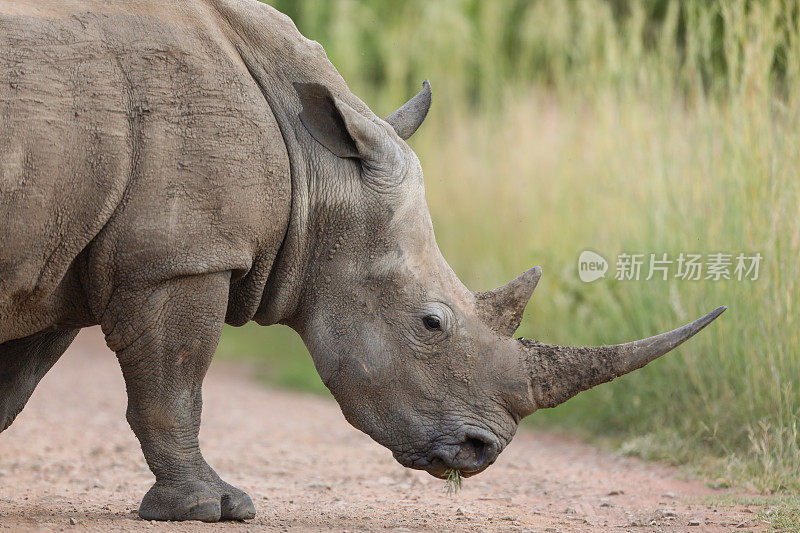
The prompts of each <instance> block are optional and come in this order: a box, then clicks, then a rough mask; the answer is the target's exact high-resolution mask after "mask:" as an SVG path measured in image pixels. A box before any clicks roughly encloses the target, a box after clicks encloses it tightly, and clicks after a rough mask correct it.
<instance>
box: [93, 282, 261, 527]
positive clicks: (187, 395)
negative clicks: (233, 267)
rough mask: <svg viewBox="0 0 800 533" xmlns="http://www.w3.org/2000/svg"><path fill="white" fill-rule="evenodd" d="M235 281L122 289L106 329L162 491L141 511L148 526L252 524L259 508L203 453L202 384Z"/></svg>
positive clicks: (134, 424) (151, 494)
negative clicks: (195, 522) (173, 522)
mask: <svg viewBox="0 0 800 533" xmlns="http://www.w3.org/2000/svg"><path fill="white" fill-rule="evenodd" d="M229 280H230V274H229V273H215V274H207V275H202V276H191V277H181V278H177V279H173V280H169V281H167V282H164V283H161V284H159V285H158V286H156V287H150V288H148V289H138V290H134V291H130V290H125V289H123V288H121V289H119V290H118V291H117V293H116V296H115V298H114V301H113V302H112V304H111V305H110V306H109V312H108V313H107V317H108V320H106V319H104V321H103V329H104V331H105V332H106V340H107V342H108V344H109V346H110V347H111V349H112V350H114V351H115V352H116V353H117V357H118V358H119V362H120V366H121V367H122V373H123V376H124V377H125V384H126V387H127V391H128V410H127V418H128V422H129V423H130V426H131V428H132V429H133V432H134V433H135V434H136V437H137V438H138V439H139V442H140V443H141V445H142V451H143V452H144V456H145V459H146V460H147V464H148V465H149V466H150V470H152V471H153V474H155V476H156V482H155V484H154V485H153V486H152V487H151V488H150V490H149V491H148V492H147V494H146V495H145V497H144V499H143V500H142V503H141V506H140V507H139V516H140V517H142V518H144V519H146V520H202V521H205V522H216V521H218V520H220V519H223V520H225V519H229V520H245V519H250V518H253V517H254V516H255V507H254V506H253V502H252V501H251V500H250V497H249V496H248V495H247V494H245V493H244V492H242V491H240V490H239V489H236V488H234V487H232V486H231V485H229V484H227V483H225V482H224V481H222V480H221V479H220V478H219V476H217V474H216V472H214V470H213V469H212V468H211V467H210V466H209V465H208V464H207V463H206V461H205V459H203V456H202V454H201V453H200V447H199V444H198V432H199V430H200V410H201V405H202V397H201V385H202V382H203V377H204V376H205V374H206V370H207V369H208V365H209V363H210V362H211V357H212V356H213V354H214V350H215V349H216V347H217V343H218V341H219V337H220V334H221V332H222V325H223V322H224V318H225V310H226V307H227V301H228V287H229Z"/></svg>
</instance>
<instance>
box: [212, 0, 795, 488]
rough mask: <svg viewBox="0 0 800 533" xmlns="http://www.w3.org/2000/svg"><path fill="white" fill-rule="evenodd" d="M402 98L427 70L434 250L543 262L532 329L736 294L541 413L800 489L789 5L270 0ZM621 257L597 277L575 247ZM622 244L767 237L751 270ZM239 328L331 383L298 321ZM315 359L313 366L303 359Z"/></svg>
mask: <svg viewBox="0 0 800 533" xmlns="http://www.w3.org/2000/svg"><path fill="white" fill-rule="evenodd" d="M274 3H275V4H276V5H277V7H279V8H280V9H282V10H284V11H286V12H287V13H289V14H290V15H291V16H292V17H293V18H294V19H295V21H296V23H297V24H298V26H299V27H300V29H301V31H303V32H304V33H305V35H307V36H308V37H310V38H314V39H317V40H319V41H320V42H321V43H322V44H323V45H324V46H325V48H326V50H327V52H328V55H329V57H330V58H331V60H332V62H333V63H334V65H336V66H337V68H339V70H340V72H342V74H343V76H344V77H345V79H347V80H348V82H349V83H350V86H351V88H352V89H353V90H354V92H356V94H358V95H360V96H361V97H362V98H363V99H364V100H365V101H367V102H368V103H370V104H371V105H372V107H373V109H375V111H376V112H378V113H383V114H388V113H389V112H391V111H392V107H394V106H395V105H397V104H399V103H401V102H402V101H404V99H405V98H407V97H408V96H409V95H410V94H412V93H413V91H414V90H415V89H416V88H417V87H418V84H419V82H420V81H421V80H422V79H424V78H429V79H431V82H432V85H433V88H434V101H435V103H434V108H433V110H432V113H431V114H430V115H429V118H428V121H427V123H426V125H425V126H424V127H423V128H422V129H421V130H420V132H418V133H417V134H416V135H415V137H414V138H413V139H412V141H411V142H412V146H413V147H414V148H415V150H416V151H417V153H418V154H419V155H420V158H421V159H422V162H423V168H424V169H425V176H426V185H427V191H428V202H429V205H430V209H431V213H432V216H433V219H434V225H435V229H436V233H437V239H438V241H439V244H440V247H441V248H442V251H443V253H444V255H445V257H447V258H448V260H449V261H450V263H451V265H452V266H453V268H454V269H455V270H456V272H457V273H458V274H459V275H460V276H461V278H462V280H464V281H465V283H467V284H468V285H469V286H471V287H473V288H474V289H486V288H489V287H492V286H496V285H499V284H501V283H503V282H505V281H507V280H508V279H510V278H511V277H512V276H514V275H515V274H517V273H519V272H520V271H522V270H523V269H524V268H526V267H528V266H530V265H533V264H539V265H542V267H543V269H544V272H545V274H544V278H543V280H542V283H541V284H540V286H539V289H538V290H537V294H536V295H535V297H534V300H533V302H532V304H531V306H530V307H529V310H528V312H527V314H526V318H525V321H524V322H523V325H522V327H521V329H520V331H519V333H520V334H522V335H524V336H530V337H535V338H539V339H542V340H544V341H547V342H553V343H562V344H600V343H614V342H620V341H624V340H629V339H633V338H639V337H643V336H647V335H651V334H654V333H657V332H660V331H664V330H666V329H669V328H672V327H674V326H676V325H678V324H680V323H683V322H686V321H689V320H691V319H693V318H695V317H697V316H699V315H700V314H702V313H705V312H707V311H710V310H711V309H713V308H714V307H716V306H717V305H721V304H725V305H728V306H729V307H730V309H729V311H728V312H727V313H725V314H724V315H723V316H722V317H721V318H720V319H719V320H718V321H717V322H715V323H714V324H713V325H712V326H711V327H710V328H709V329H707V330H705V331H704V332H703V333H702V334H700V335H698V337H696V338H695V339H693V340H692V341H690V342H689V343H688V344H687V345H686V346H685V347H682V348H681V349H679V350H678V351H677V352H676V353H674V354H671V355H669V356H667V357H666V358H664V359H663V360H660V361H658V362H656V363H654V364H652V365H650V366H648V367H647V368H645V369H643V370H641V371H639V372H636V373H634V374H632V375H630V376H626V377H625V378H622V379H620V380H618V381H617V382H614V383H613V384H610V385H604V386H601V387H598V388H597V389H595V390H593V391H589V392H587V393H584V394H582V395H580V396H578V397H576V398H575V399H573V400H571V401H569V402H567V403H566V404H565V405H563V406H561V407H559V408H557V409H554V410H550V411H548V412H541V413H539V414H537V415H534V417H532V419H533V420H534V421H539V423H542V424H548V425H558V426H561V427H566V428H570V429H571V430H574V431H578V432H581V433H584V434H587V435H598V436H609V437H612V438H613V439H614V441H615V442H616V444H618V445H619V446H621V448H622V449H623V450H625V451H628V452H630V453H636V454H639V455H642V456H645V457H648V458H658V459H665V460H669V461H672V462H675V463H688V464H690V465H693V466H694V467H696V468H699V469H700V470H701V471H702V472H703V473H704V474H705V475H707V476H708V477H710V478H713V479H715V480H717V481H718V482H722V483H731V482H734V483H738V484H743V485H745V486H748V487H752V488H755V489H758V490H762V491H774V490H782V489H788V490H798V489H800V474H799V472H800V310H799V309H798V306H799V305H800V266H799V265H800V105H798V95H800V79H799V78H798V74H799V72H800V30H799V29H798V11H800V8H798V5H797V4H796V3H794V2H791V1H778V0H774V1H769V0H764V1H760V2H743V1H733V0H731V1H719V2H678V1H653V2H635V1H632V2H605V1H601V0H575V1H568V2H561V1H557V0H553V1H540V2H531V1H511V0H509V1H508V2H478V1H467V0H452V1H437V2H427V1H423V0H412V1H408V2H391V1H389V0H385V1H377V0H373V1H367V0H363V1H356V0H337V1H336V2H325V3H323V2H315V1H302V2H297V1H292V2H289V1H276V2H274ZM585 249H591V250H594V251H596V252H599V253H601V254H602V255H604V256H605V257H606V258H607V259H608V260H609V261H610V262H611V265H610V271H609V273H608V275H607V277H606V278H604V279H602V280H599V281H596V282H594V283H582V282H581V281H580V280H579V278H578V276H577V271H576V266H577V257H578V255H579V253H580V252H581V251H582V250H585ZM620 252H628V253H645V254H649V253H657V254H661V253H668V254H669V255H670V256H671V257H673V258H674V257H677V255H678V253H680V252H687V253H689V252H692V253H703V254H708V253H714V252H726V253H738V252H745V253H754V252H759V253H760V254H761V255H762V256H763V258H764V259H763V261H762V264H761V272H760V277H759V279H758V280H756V281H738V280H735V279H734V280H727V281H726V280H723V281H711V280H707V281H682V280H679V279H675V278H671V279H669V280H667V281H661V280H660V278H656V279H653V280H650V281H638V282H637V281H617V280H615V279H613V274H614V267H615V265H614V260H615V258H616V256H617V254H619V253H620ZM273 329H275V328H266V329H261V330H257V329H256V328H250V327H248V328H245V329H243V330H238V331H237V330H228V331H227V332H226V334H225V336H224V338H223V343H222V345H221V348H220V350H221V351H222V352H224V353H234V352H235V353H239V354H241V353H247V354H262V355H264V356H267V357H269V360H270V365H269V369H268V372H270V373H271V375H272V377H273V379H277V381H279V382H282V383H284V384H287V385H291V386H297V385H300V386H303V387H306V388H312V389H316V390H319V389H320V388H321V385H320V384H319V380H318V379H317V378H314V377H313V374H312V373H313V366H312V365H311V362H310V358H309V357H308V355H307V354H305V353H304V350H303V349H302V346H301V344H300V343H299V342H298V341H297V339H296V338H295V337H294V336H293V334H292V335H290V334H287V333H286V332H285V331H283V330H280V329H279V330H277V331H276V332H273V331H271V330H273ZM309 376H311V377H309Z"/></svg>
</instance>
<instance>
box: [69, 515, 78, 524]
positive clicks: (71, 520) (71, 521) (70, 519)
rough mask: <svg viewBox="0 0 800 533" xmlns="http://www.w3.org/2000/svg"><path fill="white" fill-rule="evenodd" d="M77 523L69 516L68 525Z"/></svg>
mask: <svg viewBox="0 0 800 533" xmlns="http://www.w3.org/2000/svg"><path fill="white" fill-rule="evenodd" d="M77 523H78V522H76V521H75V519H74V518H72V517H71V516H70V517H69V525H71V526H74V525H75V524H77Z"/></svg>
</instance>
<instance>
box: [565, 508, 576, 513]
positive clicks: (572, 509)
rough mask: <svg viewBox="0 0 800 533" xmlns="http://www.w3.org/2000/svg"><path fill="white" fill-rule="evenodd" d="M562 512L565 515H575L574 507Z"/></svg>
mask: <svg viewBox="0 0 800 533" xmlns="http://www.w3.org/2000/svg"><path fill="white" fill-rule="evenodd" d="M564 512H565V513H567V514H575V513H576V511H575V508H574V507H567V509H566V510H565V511H564Z"/></svg>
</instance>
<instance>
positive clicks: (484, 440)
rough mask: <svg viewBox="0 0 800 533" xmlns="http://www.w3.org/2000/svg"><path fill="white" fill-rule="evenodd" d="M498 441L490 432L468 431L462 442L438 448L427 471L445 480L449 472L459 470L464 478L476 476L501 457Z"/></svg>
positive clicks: (432, 455) (434, 451) (432, 453)
mask: <svg viewBox="0 0 800 533" xmlns="http://www.w3.org/2000/svg"><path fill="white" fill-rule="evenodd" d="M500 451H501V447H500V444H499V443H498V442H497V439H496V438H495V437H494V436H492V435H490V434H489V433H488V432H485V431H480V430H468V431H467V432H466V433H465V434H464V436H463V437H462V440H461V442H459V443H457V444H450V445H444V446H438V447H437V448H435V449H434V450H433V451H432V452H431V460H430V467H429V468H427V469H426V470H427V471H428V473H430V474H431V475H433V476H435V477H440V478H443V477H445V476H446V475H447V472H448V470H451V469H452V470H458V471H459V472H461V475H462V476H463V477H469V476H474V475H475V474H479V473H481V472H483V471H484V470H486V468H488V467H489V466H490V465H491V464H492V463H494V462H495V460H496V459H497V456H498V455H500Z"/></svg>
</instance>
